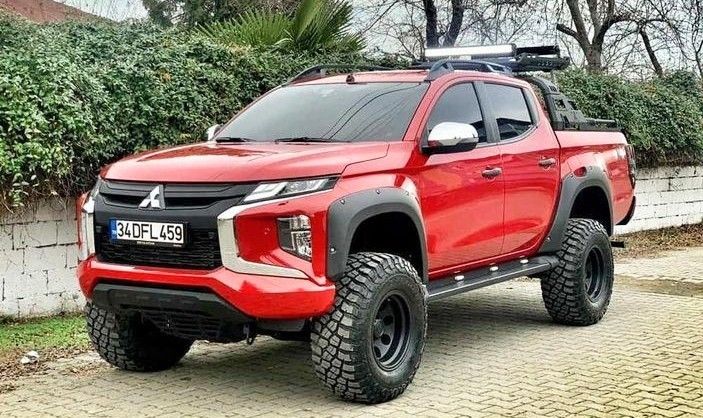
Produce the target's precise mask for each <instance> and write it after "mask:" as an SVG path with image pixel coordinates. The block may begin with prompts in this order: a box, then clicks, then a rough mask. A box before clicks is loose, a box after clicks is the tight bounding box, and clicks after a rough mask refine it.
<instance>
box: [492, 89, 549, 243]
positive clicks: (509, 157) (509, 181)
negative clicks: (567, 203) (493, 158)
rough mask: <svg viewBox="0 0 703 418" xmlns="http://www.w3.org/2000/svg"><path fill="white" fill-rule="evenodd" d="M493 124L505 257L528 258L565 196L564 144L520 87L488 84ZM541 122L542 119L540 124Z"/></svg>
mask: <svg viewBox="0 0 703 418" xmlns="http://www.w3.org/2000/svg"><path fill="white" fill-rule="evenodd" d="M484 87H485V90H483V91H485V94H486V99H487V100H486V102H488V105H489V106H491V109H490V110H489V112H490V117H489V120H488V122H489V124H492V125H493V128H494V129H497V131H498V134H499V139H500V148H501V153H502V164H503V180H504V182H505V222H504V228H505V240H504V242H503V250H502V253H503V254H506V255H508V254H513V253H518V254H516V255H523V254H524V255H528V253H530V252H532V251H534V250H535V249H536V247H537V246H538V245H539V244H540V243H541V242H542V240H543V239H544V237H545V235H546V234H547V233H548V230H549V226H550V224H551V221H552V215H553V213H554V210H555V207H556V200H557V197H558V193H559V182H560V174H559V171H560V170H559V160H560V159H559V150H560V148H559V142H558V141H557V138H556V136H555V135H554V132H553V131H552V128H551V126H550V124H549V122H548V121H547V120H546V118H544V117H543V113H541V112H539V110H538V108H537V106H536V100H535V96H534V94H533V93H532V92H531V91H530V90H529V89H527V88H526V87H523V86H520V85H510V84H499V83H488V82H487V83H485V84H484ZM540 119H541V120H540Z"/></svg>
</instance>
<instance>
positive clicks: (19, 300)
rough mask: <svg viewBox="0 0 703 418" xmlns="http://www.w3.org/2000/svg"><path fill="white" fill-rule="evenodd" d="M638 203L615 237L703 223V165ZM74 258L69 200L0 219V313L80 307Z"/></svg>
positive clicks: (644, 180)
mask: <svg viewBox="0 0 703 418" xmlns="http://www.w3.org/2000/svg"><path fill="white" fill-rule="evenodd" d="M637 203H638V207H637V211H636V212H635V217H634V219H633V220H632V221H631V222H630V224H629V225H627V226H622V227H617V230H616V232H617V233H625V232H632V231H639V230H644V229H657V228H663V227H667V226H676V225H682V224H690V223H698V222H703V166H701V167H676V168H658V169H651V170H650V169H648V170H640V172H639V175H638V181H637ZM77 256H78V253H77V246H76V220H75V214H74V206H73V202H71V201H68V200H61V199H50V200H46V201H44V202H42V203H41V204H40V205H38V207H35V208H32V209H28V210H26V211H24V213H22V214H17V215H9V216H5V217H4V218H2V219H0V286H1V287H0V315H11V316H19V317H24V316H37V315H48V314H52V313H58V312H62V311H75V310H79V309H81V307H82V306H83V304H84V300H83V296H82V295H81V293H80V291H79V290H78V283H77V280H76V277H75V274H76V273H75V270H76V260H77Z"/></svg>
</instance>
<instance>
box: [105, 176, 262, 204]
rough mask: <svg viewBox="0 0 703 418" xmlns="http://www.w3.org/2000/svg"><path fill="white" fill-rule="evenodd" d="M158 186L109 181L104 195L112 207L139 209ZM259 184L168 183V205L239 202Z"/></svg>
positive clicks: (165, 189) (165, 198)
mask: <svg viewBox="0 0 703 418" xmlns="http://www.w3.org/2000/svg"><path fill="white" fill-rule="evenodd" d="M158 185H159V184H158V183H132V182H124V181H113V180H105V181H103V182H101V184H100V196H102V198H103V199H104V200H105V203H107V204H108V205H111V206H118V207H125V208H137V207H138V206H139V204H140V203H141V202H142V200H144V198H145V197H146V196H148V195H149V192H151V191H152V190H153V189H154V187H156V186H158ZM255 186H256V185H254V184H251V183H243V184H164V186H163V193H164V196H163V198H164V203H165V205H166V208H169V209H186V210H188V209H198V208H207V207H209V206H212V205H214V204H216V203H217V202H220V201H223V200H233V201H234V202H235V203H238V202H239V201H240V200H241V199H242V198H243V197H244V196H246V195H247V194H248V193H249V192H251V191H252V190H253V189H254V187H255Z"/></svg>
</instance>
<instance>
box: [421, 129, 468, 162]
mask: <svg viewBox="0 0 703 418" xmlns="http://www.w3.org/2000/svg"><path fill="white" fill-rule="evenodd" d="M476 145H478V131H477V130H476V128H474V127H473V125H471V124H469V123H459V122H442V123H438V124H437V125H435V127H434V128H432V131H431V132H430V135H429V136H428V138H427V144H425V145H424V146H423V147H422V150H423V152H425V153H426V154H448V153H452V152H464V151H471V150H472V149H474V148H476Z"/></svg>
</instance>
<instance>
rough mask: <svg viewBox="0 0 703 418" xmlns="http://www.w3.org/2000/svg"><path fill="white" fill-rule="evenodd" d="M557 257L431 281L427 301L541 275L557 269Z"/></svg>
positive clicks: (524, 259) (483, 268) (511, 262)
mask: <svg viewBox="0 0 703 418" xmlns="http://www.w3.org/2000/svg"><path fill="white" fill-rule="evenodd" d="M557 263H558V259H557V257H556V256H552V255H544V256H539V257H535V258H532V259H527V258H523V259H520V260H515V261H509V262H507V263H503V264H497V265H494V266H489V267H482V268H480V269H477V270H471V271H468V272H465V273H457V274H455V275H452V276H450V277H446V278H442V279H437V280H431V281H430V283H429V284H428V285H427V300H428V301H429V302H433V301H435V300H439V299H443V298H446V297H449V296H454V295H458V294H459V293H464V292H468V291H469V290H475V289H479V288H481V287H485V286H489V285H492V284H496V283H500V282H504V281H507V280H511V279H515V278H518V277H522V276H529V275H531V274H537V273H541V272H544V271H547V270H551V269H552V268H554V267H556V265H557Z"/></svg>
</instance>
